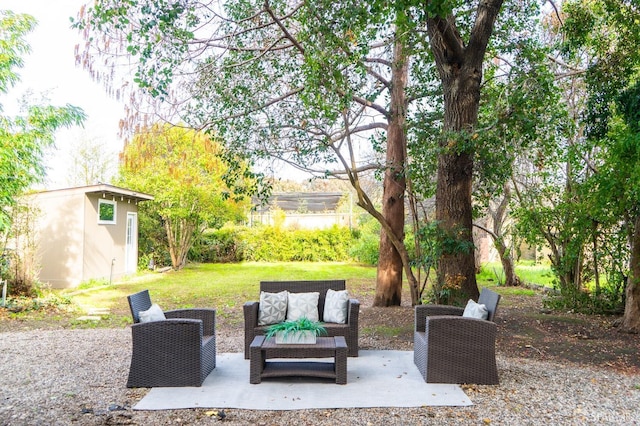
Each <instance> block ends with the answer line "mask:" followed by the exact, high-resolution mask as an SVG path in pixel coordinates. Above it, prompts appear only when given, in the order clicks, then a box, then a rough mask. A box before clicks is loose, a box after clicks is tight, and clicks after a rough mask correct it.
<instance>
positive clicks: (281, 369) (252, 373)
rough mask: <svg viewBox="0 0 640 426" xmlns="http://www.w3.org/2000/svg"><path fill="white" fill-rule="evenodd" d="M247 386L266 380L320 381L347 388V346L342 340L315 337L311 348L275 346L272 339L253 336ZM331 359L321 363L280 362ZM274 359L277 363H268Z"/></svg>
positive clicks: (338, 338) (340, 337) (341, 338)
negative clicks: (321, 378) (329, 380)
mask: <svg viewBox="0 0 640 426" xmlns="http://www.w3.org/2000/svg"><path fill="white" fill-rule="evenodd" d="M249 350H250V352H249V358H250V368H249V382H250V383H252V384H258V383H260V382H261V381H262V379H264V378H268V377H286V376H300V377H323V378H329V379H335V381H336V383H337V384H339V385H345V384H347V342H346V340H345V339H344V337H343V336H336V337H318V338H317V339H316V343H315V344H285V345H283V344H277V343H276V341H275V339H274V338H273V337H271V338H268V339H267V338H265V336H256V337H255V338H254V339H253V341H252V342H251V346H250V348H249ZM289 358H292V359H300V358H333V362H324V361H286V360H282V359H289ZM269 359H278V361H269Z"/></svg>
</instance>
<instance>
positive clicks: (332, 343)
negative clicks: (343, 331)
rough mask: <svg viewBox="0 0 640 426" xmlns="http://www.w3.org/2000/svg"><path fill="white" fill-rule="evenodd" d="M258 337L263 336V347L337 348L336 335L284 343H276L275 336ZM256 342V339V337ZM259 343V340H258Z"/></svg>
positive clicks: (297, 348)
mask: <svg viewBox="0 0 640 426" xmlns="http://www.w3.org/2000/svg"><path fill="white" fill-rule="evenodd" d="M337 337H339V338H342V339H344V337H342V336H337ZM257 338H263V339H264V340H263V341H262V344H261V345H260V347H261V348H263V349H272V348H278V349H286V348H290V349H296V350H299V349H335V347H336V337H318V338H316V343H284V344H282V343H281V344H278V343H276V339H275V337H269V338H264V336H256V339H257ZM254 342H256V340H255V339H254ZM256 343H257V342H256Z"/></svg>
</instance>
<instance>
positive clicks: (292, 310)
mask: <svg viewBox="0 0 640 426" xmlns="http://www.w3.org/2000/svg"><path fill="white" fill-rule="evenodd" d="M319 298H320V293H318V292H313V293H289V302H288V306H287V321H295V320H297V319H300V318H302V317H305V318H307V319H309V320H311V321H318V299H319Z"/></svg>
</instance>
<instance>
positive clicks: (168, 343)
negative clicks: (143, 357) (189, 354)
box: [131, 319, 203, 353]
mask: <svg viewBox="0 0 640 426" xmlns="http://www.w3.org/2000/svg"><path fill="white" fill-rule="evenodd" d="M131 334H132V337H133V347H134V350H135V348H136V346H137V345H141V346H142V347H146V348H147V350H145V352H147V353H149V352H153V351H149V350H148V348H149V347H157V348H158V349H159V350H160V352H161V353H166V351H167V350H170V348H171V347H179V346H180V345H177V344H176V343H179V342H193V343H195V342H201V341H202V336H203V323H202V320H197V319H167V320H164V321H153V322H146V323H138V324H133V325H132V326H131ZM199 346H200V345H199V344H197V345H196V347H198V348H199ZM160 348H161V349H160Z"/></svg>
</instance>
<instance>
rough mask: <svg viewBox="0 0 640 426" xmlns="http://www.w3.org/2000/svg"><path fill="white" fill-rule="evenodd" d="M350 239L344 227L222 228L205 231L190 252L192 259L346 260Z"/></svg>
mask: <svg viewBox="0 0 640 426" xmlns="http://www.w3.org/2000/svg"><path fill="white" fill-rule="evenodd" d="M353 241H354V236H353V234H352V232H351V231H350V230H349V229H348V228H344V227H337V226H333V227H331V228H328V229H319V230H306V229H280V228H277V227H273V226H261V227H255V228H246V227H233V226H225V227H223V228H221V229H219V230H209V231H207V232H206V233H205V234H204V235H203V237H202V239H201V242H200V243H199V244H198V245H197V246H196V247H195V248H194V250H193V251H192V253H193V257H194V259H195V260H199V261H203V262H221V261H243V260H246V261H265V262H282V261H285V262H286V261H298V262H300V261H311V262H324V261H346V260H349V255H348V253H349V247H350V246H351V244H352V243H353Z"/></svg>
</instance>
